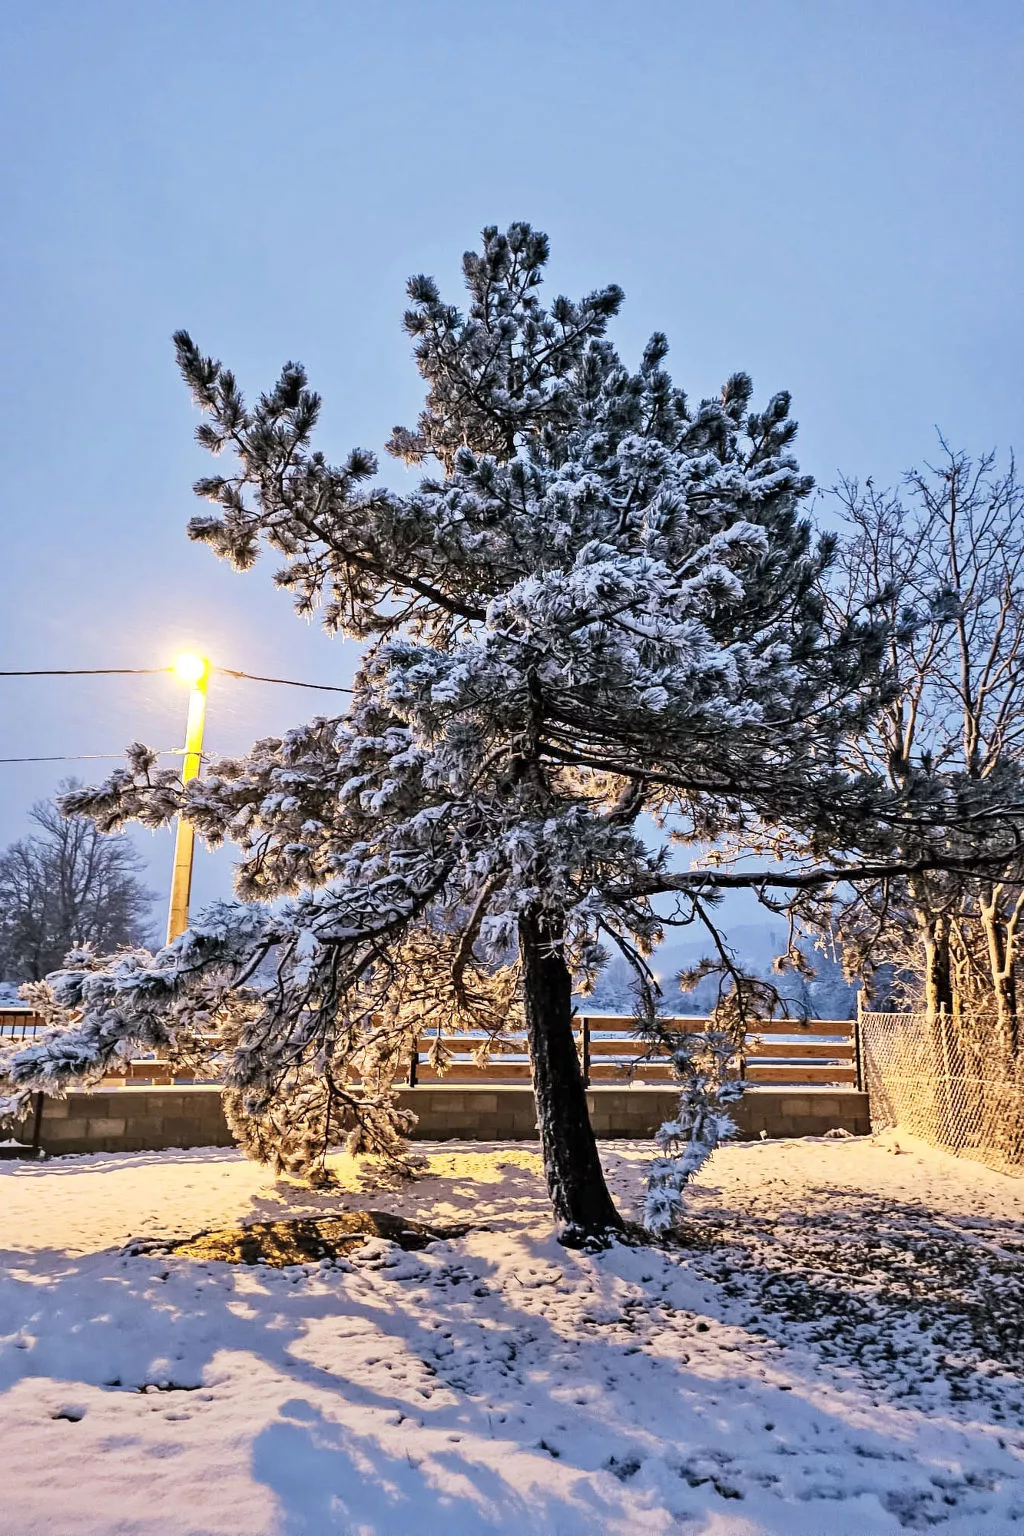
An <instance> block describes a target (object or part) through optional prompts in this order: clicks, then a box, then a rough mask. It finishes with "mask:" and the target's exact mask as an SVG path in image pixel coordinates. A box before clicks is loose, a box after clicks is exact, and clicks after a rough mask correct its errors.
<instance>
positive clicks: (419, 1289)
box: [0, 1138, 1024, 1536]
mask: <svg viewBox="0 0 1024 1536" xmlns="http://www.w3.org/2000/svg"><path fill="white" fill-rule="evenodd" d="M893 1145H894V1144H893V1141H892V1138H890V1139H889V1141H888V1143H887V1144H885V1143H883V1144H875V1143H872V1142H868V1141H853V1140H847V1141H842V1140H840V1141H829V1140H822V1141H803V1142H774V1143H772V1142H768V1143H762V1144H753V1145H744V1146H736V1147H732V1148H729V1149H727V1150H725V1151H723V1152H720V1153H718V1154H717V1155H716V1157H715V1158H714V1159H713V1160H712V1162H711V1164H710V1165H709V1167H708V1168H707V1169H706V1170H705V1171H704V1173H703V1175H702V1176H701V1179H700V1181H699V1184H698V1185H697V1186H696V1187H695V1189H694V1191H693V1198H692V1203H691V1209H692V1222H691V1224H690V1227H689V1229H688V1239H689V1243H690V1246H689V1248H688V1249H687V1250H686V1251H678V1252H663V1251H655V1250H651V1249H631V1248H628V1247H624V1246H615V1247H613V1248H612V1249H611V1250H610V1251H609V1252H607V1253H604V1254H598V1255H587V1254H581V1253H576V1252H567V1251H565V1250H563V1249H560V1248H559V1247H558V1246H557V1245H556V1244H555V1243H554V1241H553V1240H552V1238H551V1235H550V1233H551V1228H550V1223H549V1220H548V1217H547V1212H546V1207H545V1202H544V1198H543V1193H542V1188H541V1182H540V1178H539V1159H538V1157H537V1155H536V1153H535V1152H534V1151H533V1150H531V1149H530V1148H528V1147H525V1146H523V1145H518V1146H513V1145H503V1146H491V1147H481V1146H479V1145H474V1146H459V1145H456V1144H452V1143H447V1144H444V1145H443V1146H442V1145H436V1146H432V1147H427V1148H426V1149H425V1150H426V1151H427V1152H428V1153H429V1156H430V1169H429V1173H428V1174H427V1176H425V1177H424V1178H423V1179H422V1180H421V1181H420V1182H418V1183H417V1184H415V1185H412V1186H408V1187H406V1188H405V1189H402V1190H397V1191H396V1190H394V1189H387V1188H376V1189H374V1188H370V1189H366V1188H361V1187H360V1175H359V1173H358V1171H357V1169H356V1168H355V1166H354V1165H353V1164H352V1163H351V1162H350V1161H349V1160H348V1159H339V1160H338V1165H337V1166H338V1169H339V1173H340V1177H341V1180H342V1184H343V1189H342V1191H341V1192H340V1193H339V1192H335V1193H334V1194H332V1195H312V1194H310V1193H308V1192H305V1191H303V1190H301V1189H296V1188H292V1187H291V1186H286V1187H282V1186H274V1185H273V1184H272V1183H271V1182H270V1181H269V1180H268V1178H267V1176H266V1174H265V1173H264V1172H263V1171H261V1170H260V1169H258V1168H255V1167H254V1166H253V1165H251V1164H248V1163H246V1162H244V1161H243V1160H242V1159H241V1158H240V1157H239V1156H237V1155H236V1154H235V1153H233V1152H225V1151H216V1150H211V1151H208V1152H201V1151H194V1152H177V1153H150V1154H141V1155H131V1154H124V1155H119V1156H96V1157H83V1158H68V1159H64V1160H60V1161H55V1162H52V1163H49V1164H43V1165H22V1164H12V1163H8V1164H0V1247H2V1249H3V1253H2V1254H0V1260H2V1266H3V1267H2V1270H0V1444H2V1446H3V1448H4V1453H5V1454H4V1470H3V1482H2V1491H0V1531H2V1533H3V1536H41V1533H45V1536H86V1533H88V1536H114V1533H116V1536H157V1533H159V1536H229V1533H230V1536H256V1533H259V1536H263V1533H268V1536H270V1533H273V1536H307V1533H309V1536H320V1533H331V1532H342V1531H344V1532H359V1533H377V1532H383V1533H389V1536H390V1533H406V1532H409V1533H415V1536H430V1533H435V1532H443V1533H444V1536H462V1533H474V1532H492V1531H502V1532H517V1533H527V1532H559V1533H561V1532H566V1533H569V1532H573V1533H576V1532H578V1533H587V1536H592V1533H595V1532H669V1531H671V1532H702V1533H707V1536H753V1533H756V1532H780V1533H786V1536H844V1533H849V1536H873V1533H881V1532H902V1531H907V1530H910V1531H916V1530H926V1529H932V1528H937V1529H938V1530H939V1531H940V1532H943V1533H945V1532H948V1533H950V1536H952V1533H954V1532H956V1533H963V1536H996V1533H1003V1532H1005V1533H1010V1532H1015V1533H1019V1532H1020V1531H1021V1530H1022V1529H1024V1427H1022V1426H1024V1417H1022V1402H1024V1382H1022V1376H1024V1370H1022V1367H1024V1338H1022V1329H1021V1321H1020V1320H1021V1316H1022V1311H1024V1308H1022V1302H1024V1283H1022V1271H1024V1181H1019V1180H1013V1179H1009V1178H1006V1177H1003V1176H1000V1175H998V1174H995V1173H991V1172H989V1171H987V1170H986V1169H984V1168H980V1167H977V1166H975V1165H972V1164H970V1163H963V1162H958V1161H955V1160H953V1159H951V1158H948V1157H944V1156H943V1155H942V1154H939V1153H936V1152H932V1151H928V1150H926V1149H924V1148H921V1147H919V1146H917V1145H915V1144H913V1143H910V1142H904V1143H903V1145H902V1146H901V1148H900V1150H899V1152H898V1153H896V1152H894V1150H893ZM603 1155H604V1157H605V1161H606V1166H607V1168H608V1170H609V1175H610V1179H611V1182H612V1185H613V1188H614V1189H615V1191H616V1194H617V1196H618V1198H619V1200H620V1202H621V1203H622V1205H623V1207H624V1208H633V1207H634V1206H635V1202H636V1199H637V1196H638V1194H639V1190H640V1183H641V1177H642V1170H643V1167H644V1164H645V1162H646V1160H647V1158H648V1157H649V1155H650V1150H649V1148H648V1147H641V1146H634V1145H629V1144H626V1143H621V1142H616V1143H608V1144H606V1145H605V1146H604V1148H603ZM340 1206H348V1207H351V1208H360V1207H364V1208H365V1207H371V1208H374V1209H380V1210H390V1211H401V1212H404V1213H406V1214H412V1215H417V1216H420V1217H425V1218H427V1219H430V1218H433V1219H434V1220H444V1219H448V1220H453V1221H454V1220H469V1221H472V1222H473V1223H474V1224H475V1230H474V1231H472V1232H471V1233H470V1234H469V1235H468V1236H466V1237H464V1238H461V1239H458V1240H456V1241H451V1242H446V1243H437V1244H434V1245H432V1246H431V1247H430V1248H429V1249H427V1250H426V1251H425V1252H422V1253H404V1252H402V1251H401V1250H400V1249H398V1248H395V1247H393V1246H392V1245H390V1244H388V1243H385V1242H383V1241H381V1240H380V1239H374V1240H372V1241H369V1242H367V1244H366V1245H365V1247H363V1248H362V1249H361V1250H359V1251H358V1252H357V1253H356V1254H355V1255H354V1257H353V1259H352V1260H351V1261H344V1260H343V1261H340V1263H339V1265H337V1266H336V1267H332V1268H326V1267H325V1268H312V1267H311V1268H310V1269H308V1270H307V1269H294V1270H283V1271H278V1270H271V1269H268V1268H265V1267H254V1268H244V1267H237V1268H236V1267H230V1266H227V1265H224V1264H217V1263H206V1264H203V1263H198V1262H194V1261H186V1260H184V1259H178V1258H167V1257H164V1258H160V1257H159V1256H154V1255H152V1254H150V1255H148V1256H146V1255H141V1256H137V1257H131V1256H129V1255H127V1254H126V1253H124V1252H122V1251H121V1250H122V1248H123V1246H124V1244H125V1243H126V1242H127V1240H128V1239H129V1238H130V1237H140V1236H166V1235H187V1234H190V1233H193V1232H196V1231H197V1230H199V1229H201V1228H204V1227H210V1226H218V1225H227V1224H231V1223H237V1222H239V1221H254V1220H267V1219H277V1218H280V1217H282V1216H287V1215H289V1214H295V1215H298V1214H307V1213H312V1212H318V1211H319V1212H324V1211H330V1210H332V1209H337V1208H339V1207H340Z"/></svg>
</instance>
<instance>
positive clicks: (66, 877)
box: [0, 781, 153, 981]
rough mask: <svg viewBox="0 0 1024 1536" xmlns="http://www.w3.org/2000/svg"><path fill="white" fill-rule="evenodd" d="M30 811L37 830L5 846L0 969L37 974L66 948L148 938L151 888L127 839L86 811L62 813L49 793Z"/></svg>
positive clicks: (13, 975) (0, 873) (34, 977)
mask: <svg viewBox="0 0 1024 1536" xmlns="http://www.w3.org/2000/svg"><path fill="white" fill-rule="evenodd" d="M78 787H79V786H78V785H77V783H76V782H74V781H70V782H68V783H67V784H65V785H63V786H62V789H63V790H64V791H65V792H67V793H70V792H71V791H73V790H74V789H77V788H78ZM30 815H31V819H32V821H33V822H34V823H35V825H36V827H37V828H38V831H36V832H33V833H32V834H31V835H30V836H29V837H27V838H23V839H22V840H21V841H19V842H16V843H12V844H11V846H10V847H9V848H8V849H7V850H6V851H5V852H4V853H3V854H0V975H2V976H3V978H4V979H5V980H8V981H39V980H41V979H42V977H44V976H46V975H47V974H48V972H50V971H53V970H56V969H57V967H58V966H59V965H60V964H61V962H62V960H63V959H64V956H65V955H66V954H67V953H68V951H69V950H73V949H80V948H83V947H84V946H86V945H89V946H91V947H92V948H94V949H96V950H98V951H101V952H105V951H108V950H111V949H116V948H117V947H118V946H119V945H122V944H133V943H140V942H142V941H144V939H145V938H146V935H147V926H148V925H147V914H148V912H149V908H150V905H151V903H152V901H153V894H152V892H151V891H148V890H147V889H146V887H145V886H144V885H143V884H142V882H141V880H140V879H139V875H140V874H141V872H142V869H143V862H142V859H141V858H140V856H139V855H138V853H137V852H136V851H135V849H134V848H133V847H132V845H131V843H130V842H129V841H128V839H127V838H126V837H125V836H123V835H121V834H118V835H114V836H109V835H105V834H103V833H102V832H98V831H97V830H96V826H95V824H94V823H93V822H91V821H90V820H89V819H88V818H87V817H85V816H69V817H64V816H62V815H61V813H60V811H59V810H58V809H57V807H56V805H55V804H54V803H53V802H52V801H49V800H40V801H39V802H38V803H37V804H36V805H34V806H33V808H32V811H31V812H30Z"/></svg>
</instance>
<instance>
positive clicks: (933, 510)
mask: <svg viewBox="0 0 1024 1536" xmlns="http://www.w3.org/2000/svg"><path fill="white" fill-rule="evenodd" d="M941 441H942V453H943V457H942V459H941V461H940V462H939V463H938V464H936V465H934V466H931V465H929V466H926V468H925V469H923V470H915V471H913V472H912V473H910V474H909V475H908V476H907V477H906V479H905V482H904V485H903V487H902V488H901V490H900V491H896V492H893V491H885V492H882V491H879V490H877V489H876V488H875V486H874V485H873V484H872V482H871V481H870V480H868V481H867V482H866V483H865V485H864V486H863V487H861V486H859V485H858V484H856V483H855V482H846V483H844V484H843V485H842V486H841V487H840V488H839V490H838V492H837V494H838V496H839V499H840V502H841V505H842V508H843V512H844V516H845V519H846V521H847V524H848V527H849V528H850V536H849V537H848V538H847V539H846V540H845V542H844V543H843V545H842V547H841V552H840V558H839V561H838V563H837V568H838V570H839V572H840V573H841V577H842V579H841V582H840V583H839V586H838V588H834V589H833V591H832V593H831V600H832V602H833V603H834V604H835V606H836V609H837V611H838V612H839V613H841V614H842V615H843V616H844V617H845V616H847V615H848V614H849V613H850V612H851V611H853V610H854V609H855V608H856V606H857V605H858V604H860V603H862V602H864V601H865V599H867V598H869V597H870V599H871V601H872V603H873V606H874V607H875V610H876V611H878V610H879V609H881V610H882V613H883V616H884V618H885V620H886V622H887V627H888V632H889V642H888V644H889V665H890V668H891V671H892V675H893V677H894V679H895V682H896V686H895V688H894V690H893V694H892V697H891V698H890V699H889V700H888V702H887V703H886V704H884V706H883V707H882V708H881V709H880V710H879V711H878V712H877V713H876V715H875V717H874V719H873V721H872V723H871V725H870V727H869V729H868V730H867V731H866V732H865V733H864V735H863V736H862V737H861V738H860V739H859V740H857V741H854V742H853V743H852V745H851V747H850V749H849V750H850V757H851V766H853V767H855V768H857V769H858V770H860V771H866V772H875V773H878V774H879V775H880V776H882V777H884V779H885V780H886V781H887V782H888V783H889V785H890V786H891V788H892V789H893V791H894V792H895V793H897V794H898V795H899V796H900V797H901V798H902V799H903V800H904V802H905V803H906V804H907V805H908V806H911V807H914V808H916V809H920V808H921V807H922V806H925V805H927V803H928V802H929V801H930V800H931V799H932V798H933V796H934V793H935V789H936V786H937V785H939V783H940V782H941V783H944V784H945V786H946V787H947V789H948V787H949V785H950V784H951V783H952V784H953V785H954V786H958V787H959V792H960V794H961V798H962V799H963V801H964V803H966V802H967V801H970V803H971V804H972V805H973V806H974V807H975V808H976V809H981V808H984V810H985V813H986V815H988V816H992V817H995V818H998V814H999V808H1000V804H1001V803H1002V802H1004V801H1005V802H1006V803H1007V804H1009V803H1010V802H1011V801H1016V800H1019V794H1020V789H1019V783H1020V773H1021V766H1022V763H1024V488H1022V487H1021V484H1020V482H1019V480H1018V478H1017V474H1016V466H1015V464H1014V462H1013V459H1012V457H1011V459H1010V462H1009V465H1008V466H1007V467H1006V468H1005V469H1003V468H1000V467H999V465H998V463H997V461H996V458H995V455H994V454H986V455H984V456H983V457H982V458H980V459H977V460H972V459H971V458H970V457H969V456H968V455H967V454H966V453H963V452H958V451H955V450H953V449H951V448H950V447H949V446H948V444H947V443H946V442H945V441H944V440H941ZM950 837H951V841H953V840H955V841H957V842H958V844H961V845H962V846H963V848H964V850H965V851H969V828H965V827H964V826H960V827H957V828H956V829H954V830H953V831H951V834H950ZM900 851H901V853H902V854H903V856H904V857H907V858H911V859H912V858H913V857H914V856H915V854H916V853H917V851H918V848H917V843H916V840H915V841H913V842H912V845H911V846H904V847H902V848H901V850H900ZM1022 915H1024V867H1015V866H1014V865H1013V864H1011V865H1010V866H1009V867H1008V868H1007V869H1006V870H1005V871H1000V872H999V878H996V877H995V876H994V875H993V876H991V877H990V876H988V875H987V874H984V873H979V874H978V875H977V876H975V875H972V874H970V873H963V872H958V871H950V870H944V871H938V870H935V871H921V872H920V873H917V874H914V875H913V876H909V877H906V878H903V879H899V880H895V881H893V880H883V881H880V882H878V884H876V885H873V886H865V887H862V888H861V889H860V890H859V891H858V893H857V895H856V896H855V898H854V899H853V900H852V901H851V902H850V903H849V904H848V905H847V906H846V907H845V908H844V909H843V911H842V913H841V926H842V928H843V931H844V938H845V941H846V946H847V950H848V952H849V951H850V950H851V949H852V952H853V953H854V954H857V952H858V951H859V952H860V955H861V957H862V958H864V959H868V958H871V959H873V960H874V961H875V962H876V963H877V962H879V961H881V962H883V963H888V964H890V965H895V966H896V967H897V968H898V969H899V970H900V971H901V972H902V974H903V975H905V976H906V975H910V974H916V975H917V976H919V977H920V979H921V993H922V1000H923V1002H924V1004H925V1007H926V1009H927V1011H928V1012H929V1013H931V1014H936V1013H938V1012H939V1011H941V1010H942V1009H946V1010H947V1011H949V1012H950V1013H957V1012H960V1011H964V1012H966V1011H971V1012H974V1013H977V1012H978V1011H986V1010H991V1012H992V1014H993V1015H994V1017H995V1019H996V1020H997V1022H998V1030H999V1034H1000V1036H1001V1037H1002V1041H1003V1044H1004V1045H1005V1046H1006V1048H1007V1049H1008V1050H1009V1051H1010V1052H1011V1053H1014V1054H1015V1053H1016V1050H1017V1046H1018V1040H1017V1025H1016V1018H1017V1012H1018V972H1019V969H1020V963H1021V952H1020V925H1021V919H1022Z"/></svg>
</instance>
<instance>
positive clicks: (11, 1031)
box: [0, 1008, 45, 1046]
mask: <svg viewBox="0 0 1024 1536" xmlns="http://www.w3.org/2000/svg"><path fill="white" fill-rule="evenodd" d="M43 1028H45V1026H44V1024H43V1021H42V1019H41V1018H40V1017H39V1015H38V1014H37V1013H33V1012H32V1010H31V1009H30V1008H0V1046H2V1045H5V1044H6V1042H7V1041H8V1040H31V1039H32V1038H33V1036H35V1035H37V1034H38V1033H39V1031H40V1030H42V1029H43Z"/></svg>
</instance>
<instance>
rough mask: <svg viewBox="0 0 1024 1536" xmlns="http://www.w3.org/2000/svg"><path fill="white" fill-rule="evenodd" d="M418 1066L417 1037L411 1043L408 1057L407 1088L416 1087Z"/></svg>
mask: <svg viewBox="0 0 1024 1536" xmlns="http://www.w3.org/2000/svg"><path fill="white" fill-rule="evenodd" d="M419 1064H420V1038H419V1035H417V1036H416V1039H415V1040H414V1041H413V1043H412V1055H411V1056H410V1057H409V1087H410V1088H415V1087H416V1069H417V1067H418V1066H419Z"/></svg>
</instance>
